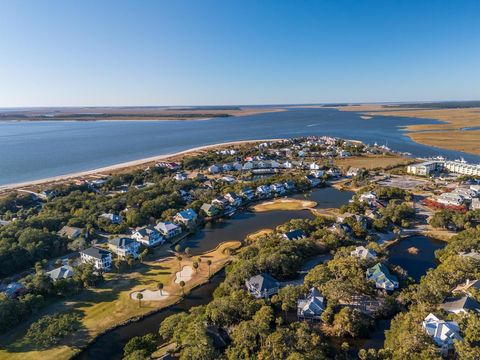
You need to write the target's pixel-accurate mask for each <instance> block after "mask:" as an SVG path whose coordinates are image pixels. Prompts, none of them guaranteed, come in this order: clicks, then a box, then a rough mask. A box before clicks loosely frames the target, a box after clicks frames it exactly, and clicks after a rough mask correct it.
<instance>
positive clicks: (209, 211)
mask: <svg viewBox="0 0 480 360" xmlns="http://www.w3.org/2000/svg"><path fill="white" fill-rule="evenodd" d="M200 210H201V211H203V212H204V213H205V215H207V216H208V217H212V216H217V215H218V214H219V213H220V210H219V209H218V207H216V206H215V205H212V204H207V203H205V204H203V205H202V207H201V208H200Z"/></svg>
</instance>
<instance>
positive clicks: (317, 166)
mask: <svg viewBox="0 0 480 360" xmlns="http://www.w3.org/2000/svg"><path fill="white" fill-rule="evenodd" d="M308 168H309V169H310V170H320V168H321V166H320V165H318V164H316V163H314V162H312V163H311V164H310V165H309V166H308Z"/></svg>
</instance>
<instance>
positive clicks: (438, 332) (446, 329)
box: [422, 313, 463, 355]
mask: <svg viewBox="0 0 480 360" xmlns="http://www.w3.org/2000/svg"><path fill="white" fill-rule="evenodd" d="M422 327H423V328H424V329H425V331H426V333H427V334H428V335H429V336H431V337H432V339H433V341H434V342H435V344H436V345H437V346H438V347H440V351H441V352H442V354H443V355H447V354H448V352H449V350H451V349H453V344H454V340H457V341H462V340H463V339H462V337H461V336H460V328H459V327H458V324H457V323H456V322H454V321H444V320H440V319H439V318H438V317H436V316H435V315H433V314H432V313H430V314H429V315H428V316H427V317H426V318H425V320H423V322H422Z"/></svg>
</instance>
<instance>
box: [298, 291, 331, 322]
mask: <svg viewBox="0 0 480 360" xmlns="http://www.w3.org/2000/svg"><path fill="white" fill-rule="evenodd" d="M297 310H298V312H300V313H301V314H302V315H310V316H319V315H320V314H321V313H322V312H323V311H324V310H325V301H324V298H323V296H322V295H320V292H319V291H318V290H317V289H316V288H312V289H310V294H309V295H308V297H307V298H306V299H302V300H299V301H298V302H297Z"/></svg>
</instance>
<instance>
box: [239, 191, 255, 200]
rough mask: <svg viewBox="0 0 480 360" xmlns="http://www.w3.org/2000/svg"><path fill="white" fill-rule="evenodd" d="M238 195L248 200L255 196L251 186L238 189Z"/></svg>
mask: <svg viewBox="0 0 480 360" xmlns="http://www.w3.org/2000/svg"><path fill="white" fill-rule="evenodd" d="M240 196H242V197H243V198H245V199H247V200H248V201H250V200H253V199H254V198H255V192H254V191H253V190H252V189H251V188H243V189H242V190H241V191H240Z"/></svg>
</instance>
